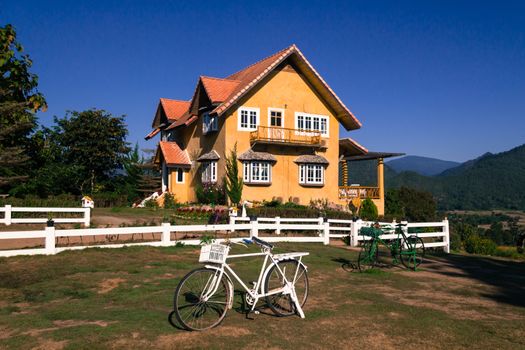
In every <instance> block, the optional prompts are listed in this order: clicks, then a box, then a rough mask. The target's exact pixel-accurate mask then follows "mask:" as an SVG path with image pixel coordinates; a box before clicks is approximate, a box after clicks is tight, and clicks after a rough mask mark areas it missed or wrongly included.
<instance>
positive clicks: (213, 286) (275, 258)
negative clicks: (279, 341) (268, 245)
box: [203, 249, 308, 318]
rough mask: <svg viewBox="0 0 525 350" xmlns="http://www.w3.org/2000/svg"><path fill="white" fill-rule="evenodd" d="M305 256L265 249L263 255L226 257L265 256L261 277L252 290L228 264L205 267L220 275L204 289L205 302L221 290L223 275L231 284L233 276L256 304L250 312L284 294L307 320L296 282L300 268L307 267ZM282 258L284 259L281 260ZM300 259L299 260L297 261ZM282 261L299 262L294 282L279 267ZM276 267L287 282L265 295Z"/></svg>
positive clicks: (248, 255)
mask: <svg viewBox="0 0 525 350" xmlns="http://www.w3.org/2000/svg"><path fill="white" fill-rule="evenodd" d="M304 255H308V253H287V254H277V255H273V254H272V253H271V252H270V251H269V250H267V249H263V251H262V252H261V253H248V254H235V255H228V256H227V257H226V260H228V259H238V258H245V257H252V256H264V262H263V264H262V266H261V270H260V272H259V277H258V278H257V282H256V283H255V285H254V287H253V289H250V288H249V287H248V286H247V285H246V284H245V283H244V282H243V281H242V280H241V278H240V277H239V276H238V275H237V274H236V273H235V271H234V270H233V269H232V268H231V267H230V266H229V265H228V263H226V262H224V263H222V264H214V265H204V266H205V267H207V268H210V269H214V270H217V272H218V275H216V276H214V278H213V280H212V281H211V283H210V284H209V285H206V287H205V288H204V291H203V292H204V295H203V298H204V300H208V299H209V298H210V297H211V296H212V295H213V294H215V292H217V289H218V288H219V284H220V281H221V279H222V277H223V275H226V276H227V277H228V279H229V281H230V282H231V278H230V276H233V277H234V278H235V280H236V281H237V282H239V284H240V285H241V286H242V287H243V288H244V290H245V291H246V293H248V295H249V296H250V297H251V298H253V300H254V302H253V305H252V307H251V309H250V311H249V312H252V311H254V310H255V306H256V304H257V302H258V301H259V299H261V298H264V297H267V296H270V295H274V294H279V293H282V294H284V295H290V297H291V298H292V301H293V302H294V304H295V307H296V308H297V312H298V313H299V316H300V317H301V318H305V316H304V312H303V310H302V308H301V305H300V304H301V303H300V302H299V300H298V298H297V294H296V293H295V282H296V281H297V274H298V272H299V266H301V265H302V266H304V268H305V269H306V266H305V265H304V264H303V263H302V257H303V256H304ZM279 258H282V259H279ZM297 258H299V259H297ZM282 260H296V261H298V264H297V268H296V270H295V274H294V278H293V281H288V280H287V279H286V275H285V273H284V272H283V271H282V270H281V268H280V267H279V264H278V262H279V261H282ZM274 265H275V266H276V267H277V270H278V271H279V274H280V276H281V277H282V278H283V281H284V282H285V284H284V286H283V287H282V288H279V289H274V290H272V291H269V292H268V293H264V290H263V286H262V283H263V281H264V279H265V277H266V276H267V274H268V272H269V271H270V268H271V267H272V266H274ZM230 289H233V286H231V287H230Z"/></svg>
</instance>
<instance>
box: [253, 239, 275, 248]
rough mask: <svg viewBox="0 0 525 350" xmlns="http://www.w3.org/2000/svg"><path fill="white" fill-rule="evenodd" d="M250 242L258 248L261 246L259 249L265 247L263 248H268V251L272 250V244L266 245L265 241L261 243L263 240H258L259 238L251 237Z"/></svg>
mask: <svg viewBox="0 0 525 350" xmlns="http://www.w3.org/2000/svg"><path fill="white" fill-rule="evenodd" d="M252 241H253V242H254V243H255V244H257V245H259V246H261V247H265V248H268V249H273V245H272V244H270V243H268V242H266V241H263V240H262V239H260V238H257V237H252Z"/></svg>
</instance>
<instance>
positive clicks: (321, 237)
mask: <svg viewBox="0 0 525 350" xmlns="http://www.w3.org/2000/svg"><path fill="white" fill-rule="evenodd" d="M371 224H372V223H371V222H365V221H360V220H358V221H355V222H354V221H351V220H325V219H324V218H313V219H305V218H279V217H276V218H252V219H250V218H235V217H232V218H230V223H229V224H219V225H170V224H169V223H164V224H162V225H160V226H144V227H119V228H94V229H73V230H57V229H55V227H46V228H45V230H40V231H18V232H0V249H1V246H2V244H1V242H2V240H5V239H27V238H44V241H45V244H44V248H31V249H14V250H0V257H8V256H16V255H36V254H56V253H59V252H62V251H65V250H78V249H85V248H93V247H99V248H121V247H125V246H136V245H148V246H156V247H169V246H174V245H175V244H177V243H178V242H181V243H183V244H186V245H199V244H200V240H199V239H181V240H172V238H171V235H172V233H197V232H207V233H208V232H209V233H213V232H225V233H226V232H235V231H242V232H245V233H246V237H261V238H263V239H264V240H266V241H269V242H312V243H323V244H329V243H330V238H338V237H344V236H350V241H351V245H352V246H357V245H358V243H359V241H360V240H363V239H365V238H363V237H362V236H360V235H359V229H360V228H361V227H364V226H369V225H371ZM385 224H387V225H395V223H385ZM408 225H409V227H433V228H434V227H435V228H441V231H436V232H428V233H418V234H417V235H418V236H420V237H424V238H437V239H439V240H440V241H437V242H432V243H425V247H443V248H444V250H445V251H446V252H449V250H450V246H449V231H448V221H447V220H444V221H442V222H432V223H410V224H408ZM261 231H262V232H261ZM268 231H271V232H268ZM283 231H293V232H294V235H293V236H287V235H284V234H283ZM305 232H310V235H303V236H298V235H297V233H305ZM148 233H151V234H155V233H157V234H160V241H149V242H138V243H133V242H132V243H121V244H111V243H108V244H99V245H89V246H88V245H82V246H63V247H57V244H56V243H57V240H58V239H59V238H66V237H90V236H91V237H92V236H108V235H109V236H119V235H128V237H129V235H134V234H148ZM312 233H313V234H312ZM389 236H390V235H384V238H394V237H389ZM242 239H243V238H242V237H241V238H232V239H231V240H232V241H237V242H238V241H241V240H242ZM222 240H223V239H219V240H218V241H222Z"/></svg>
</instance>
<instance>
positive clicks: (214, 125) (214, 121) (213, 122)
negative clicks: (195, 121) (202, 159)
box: [202, 113, 219, 134]
mask: <svg viewBox="0 0 525 350" xmlns="http://www.w3.org/2000/svg"><path fill="white" fill-rule="evenodd" d="M217 130H219V118H217V116H213V117H211V116H210V114H209V113H204V114H203V115H202V133H203V134H207V133H209V132H212V131H217Z"/></svg>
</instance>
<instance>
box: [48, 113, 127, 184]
mask: <svg viewBox="0 0 525 350" xmlns="http://www.w3.org/2000/svg"><path fill="white" fill-rule="evenodd" d="M55 124H56V126H54V127H53V128H52V129H46V133H47V135H48V140H47V141H48V142H49V143H51V144H55V145H56V147H58V149H59V150H60V153H61V154H60V158H61V162H62V163H63V164H69V165H75V166H77V167H78V169H79V172H80V173H81V178H82V181H81V183H80V184H79V187H80V191H81V192H83V193H86V192H89V193H95V192H97V191H98V190H99V187H97V185H101V183H102V182H104V181H106V180H108V179H110V178H112V177H113V176H114V175H116V173H117V171H118V170H122V169H123V168H124V164H126V161H127V157H128V154H129V152H130V147H129V144H128V142H126V136H127V134H128V131H127V128H126V124H125V123H124V116H117V117H115V116H112V115H111V114H109V113H108V112H106V111H104V110H100V109H90V110H86V111H83V112H76V111H73V112H67V114H66V116H65V117H64V118H62V119H59V118H56V117H55Z"/></svg>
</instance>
